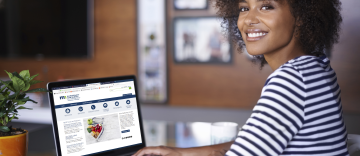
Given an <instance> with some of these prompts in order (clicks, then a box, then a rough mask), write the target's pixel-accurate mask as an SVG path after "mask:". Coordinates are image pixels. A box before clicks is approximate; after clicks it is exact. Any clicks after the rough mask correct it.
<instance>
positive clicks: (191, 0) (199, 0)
mask: <svg viewBox="0 0 360 156" xmlns="http://www.w3.org/2000/svg"><path fill="white" fill-rule="evenodd" d="M173 6H174V10H207V9H208V7H209V2H208V0H173Z"/></svg>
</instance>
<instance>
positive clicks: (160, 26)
mask: <svg viewBox="0 0 360 156" xmlns="http://www.w3.org/2000/svg"><path fill="white" fill-rule="evenodd" d="M165 7H166V0H138V1H137V20H138V21H137V57H138V61H137V62H138V79H139V81H138V82H139V94H140V95H139V97H140V101H141V102H142V103H166V102H167V64H166V63H167V62H166V14H165V9H166V8H165Z"/></svg>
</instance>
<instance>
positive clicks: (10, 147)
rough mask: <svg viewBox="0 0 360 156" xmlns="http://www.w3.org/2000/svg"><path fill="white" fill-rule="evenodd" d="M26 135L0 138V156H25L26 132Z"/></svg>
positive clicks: (27, 138)
mask: <svg viewBox="0 0 360 156" xmlns="http://www.w3.org/2000/svg"><path fill="white" fill-rule="evenodd" d="M25 131H26V133H23V134H18V135H13V136H3V137H0V156H26V155H27V151H28V140H29V135H28V133H29V132H28V131H27V130H25Z"/></svg>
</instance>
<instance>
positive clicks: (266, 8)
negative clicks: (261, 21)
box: [261, 6, 274, 10]
mask: <svg viewBox="0 0 360 156" xmlns="http://www.w3.org/2000/svg"><path fill="white" fill-rule="evenodd" d="M271 9H274V8H273V7H272V6H262V7H261V10H271Z"/></svg>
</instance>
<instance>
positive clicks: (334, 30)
mask: <svg viewBox="0 0 360 156" xmlns="http://www.w3.org/2000/svg"><path fill="white" fill-rule="evenodd" d="M286 1H287V3H288V4H289V6H290V12H291V14H292V15H293V16H294V17H295V19H297V20H299V21H301V24H298V25H296V29H295V30H296V31H295V37H297V38H298V39H299V41H300V43H301V46H302V48H303V49H304V51H305V53H306V54H307V55H313V56H323V55H330V52H329V51H328V50H329V49H331V48H332V46H333V44H334V43H337V42H338V39H339V31H340V24H341V22H342V17H341V15H340V10H341V2H340V0H286ZM238 4H239V0H216V4H215V7H216V8H218V9H219V11H218V12H217V14H218V15H219V16H220V17H222V20H223V21H222V24H221V25H222V27H223V28H225V30H226V33H227V35H229V37H230V38H231V40H232V41H233V42H234V43H236V44H237V45H238V48H237V49H238V51H240V52H241V51H242V49H243V48H245V44H244V41H243V38H242V36H241V33H240V31H239V29H238V27H237V20H238V17H239V13H240V10H239V8H238ZM253 60H255V62H257V61H259V62H260V64H261V66H260V68H262V67H263V66H264V64H267V62H266V60H265V58H264V57H263V56H262V55H260V56H254V59H253Z"/></svg>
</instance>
